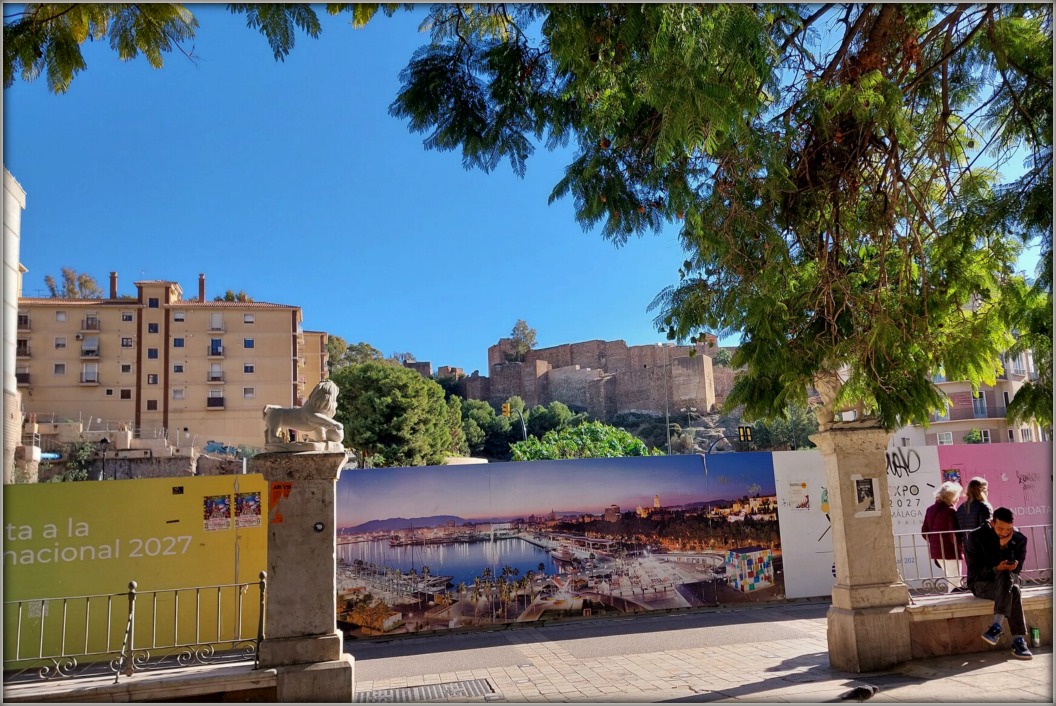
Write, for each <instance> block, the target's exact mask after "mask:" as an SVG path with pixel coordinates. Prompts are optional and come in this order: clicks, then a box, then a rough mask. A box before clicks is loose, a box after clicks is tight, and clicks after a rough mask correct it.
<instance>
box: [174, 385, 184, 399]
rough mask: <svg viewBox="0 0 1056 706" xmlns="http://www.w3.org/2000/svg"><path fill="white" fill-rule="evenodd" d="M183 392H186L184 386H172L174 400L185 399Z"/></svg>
mask: <svg viewBox="0 0 1056 706" xmlns="http://www.w3.org/2000/svg"><path fill="white" fill-rule="evenodd" d="M183 392H184V390H183V388H182V387H174V388H172V399H174V400H182V399H183Z"/></svg>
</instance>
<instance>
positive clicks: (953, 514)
mask: <svg viewBox="0 0 1056 706" xmlns="http://www.w3.org/2000/svg"><path fill="white" fill-rule="evenodd" d="M960 496H961V486H960V485H958V484H957V483H952V482H950V481H947V482H945V483H943V484H942V485H940V486H939V489H938V490H936V491H935V503H934V504H933V505H932V506H931V507H929V508H928V509H927V511H926V512H925V513H924V524H923V525H922V526H921V532H922V533H923V535H924V538H925V539H926V540H927V541H928V555H929V556H930V557H931V559H932V561H933V562H934V563H935V566H937V567H938V569H939V571H941V572H942V577H943V579H945V580H942V579H940V581H938V582H937V583H940V585H943V586H944V587H945V588H946V590H947V591H952V590H953V589H954V588H956V587H957V586H960V584H961V534H960V533H958V532H957V530H958V525H957V511H956V510H954V509H953V505H954V503H956V502H957V498H959V497H960Z"/></svg>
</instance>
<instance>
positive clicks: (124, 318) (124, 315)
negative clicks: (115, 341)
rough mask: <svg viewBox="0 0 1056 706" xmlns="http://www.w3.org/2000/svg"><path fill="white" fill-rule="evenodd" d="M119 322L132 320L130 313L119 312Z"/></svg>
mask: <svg viewBox="0 0 1056 706" xmlns="http://www.w3.org/2000/svg"><path fill="white" fill-rule="evenodd" d="M121 320H122V321H131V320H132V312H131V311H122V312H121Z"/></svg>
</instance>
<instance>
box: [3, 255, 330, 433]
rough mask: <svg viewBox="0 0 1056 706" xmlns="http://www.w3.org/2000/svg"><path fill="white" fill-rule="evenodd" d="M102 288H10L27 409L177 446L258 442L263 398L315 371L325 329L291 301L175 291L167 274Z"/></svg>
mask: <svg viewBox="0 0 1056 706" xmlns="http://www.w3.org/2000/svg"><path fill="white" fill-rule="evenodd" d="M135 286H136V290H137V295H136V297H135V298H131V297H119V296H118V294H117V273H116V272H112V273H111V274H110V296H109V298H106V299H61V298H27V297H19V300H18V322H17V329H18V330H17V341H16V348H15V351H16V362H15V367H16V370H15V377H16V379H17V384H18V389H19V391H20V392H21V393H22V400H23V405H24V408H25V412H26V414H27V416H28V415H34V416H36V417H37V418H38V419H48V418H58V419H69V420H74V421H82V422H84V421H86V420H91V421H92V423H94V424H95V425H99V424H102V423H105V424H107V425H111V426H112V425H114V424H118V425H121V424H127V425H131V427H130V428H131V429H132V430H133V434H134V436H136V437H141V438H160V437H162V436H163V437H164V438H167V439H168V440H169V442H170V443H171V444H172V445H173V446H176V447H182V448H187V447H188V446H192V445H193V446H194V447H196V448H199V449H200V448H202V447H204V446H205V444H206V442H207V441H210V440H211V441H217V442H220V443H223V444H224V445H228V446H237V445H248V446H252V447H257V448H261V447H263V439H264V426H263V421H262V412H263V408H264V405H267V404H277V405H282V406H295V405H299V404H301V402H302V401H303V399H304V398H306V397H307V395H308V393H309V392H311V389H312V388H313V387H314V386H315V385H316V383H318V382H319V381H320V380H321V379H324V378H325V377H326V371H327V366H326V357H327V353H326V341H327V335H326V334H325V333H323V332H319V331H311V332H304V331H303V330H302V328H301V322H302V315H301V309H300V308H299V307H296V306H290V305H286V304H269V303H264V302H216V301H207V300H206V297H205V275H204V274H203V275H200V276H199V281H198V296H197V297H196V298H193V299H184V298H183V290H182V288H181V287H180V285H179V284H178V283H176V282H170V281H164V280H145V281H140V282H136V283H135Z"/></svg>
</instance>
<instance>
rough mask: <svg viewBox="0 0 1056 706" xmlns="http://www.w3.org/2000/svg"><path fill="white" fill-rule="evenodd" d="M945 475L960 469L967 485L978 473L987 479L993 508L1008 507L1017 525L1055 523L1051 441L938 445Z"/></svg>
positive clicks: (962, 481)
mask: <svg viewBox="0 0 1056 706" xmlns="http://www.w3.org/2000/svg"><path fill="white" fill-rule="evenodd" d="M938 449H939V466H940V467H941V468H942V470H943V472H944V474H945V473H946V472H947V471H958V472H959V475H960V479H959V482H960V483H961V485H962V486H967V485H968V481H969V480H971V479H972V478H974V477H975V476H982V477H983V478H986V481H987V483H988V484H989V486H990V493H989V498H988V499H989V500H990V504H991V505H993V506H994V507H1002V506H1004V507H1007V508H1009V509H1011V510H1012V512H1013V513H1014V514H1015V516H1016V524H1017V525H1022V526H1029V525H1051V524H1052V442H1049V441H1047V442H1035V443H1025V444H954V445H953V446H939V447H938Z"/></svg>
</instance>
